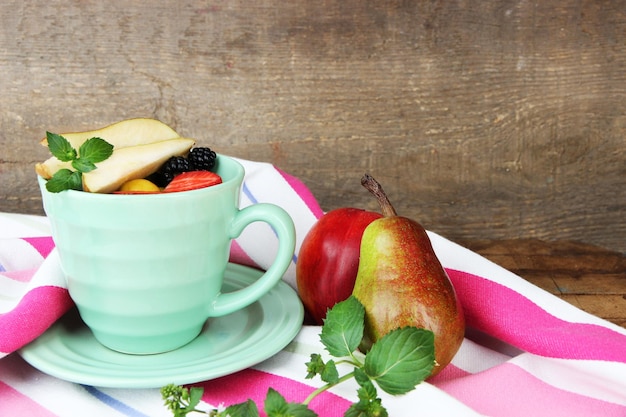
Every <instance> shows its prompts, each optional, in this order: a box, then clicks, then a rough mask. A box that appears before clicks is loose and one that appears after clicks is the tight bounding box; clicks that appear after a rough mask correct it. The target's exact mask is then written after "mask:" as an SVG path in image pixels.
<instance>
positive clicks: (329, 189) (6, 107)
mask: <svg viewBox="0 0 626 417" xmlns="http://www.w3.org/2000/svg"><path fill="white" fill-rule="evenodd" d="M0 15H1V18H2V25H0V71H1V72H0V146H1V154H0V211H9V212H22V213H37V214H40V213H42V209H41V201H40V198H39V195H38V191H37V188H36V183H35V176H34V170H33V165H34V164H35V162H37V161H41V160H43V159H45V158H46V157H47V156H48V154H47V150H46V149H45V148H42V147H40V146H39V145H38V144H37V142H38V140H39V139H40V138H41V137H43V136H44V134H45V131H46V130H49V131H53V132H59V133H61V132H66V131H76V130H90V129H92V128H97V127H102V126H104V125H107V124H109V123H112V122H116V121H119V120H122V119H126V118H130V117H154V118H158V119H160V120H162V121H163V122H165V123H167V124H169V125H170V126H172V127H174V128H175V129H176V130H177V131H178V132H179V133H180V134H181V135H185V136H190V137H195V138H196V139H198V141H199V142H200V144H202V145H206V146H211V147H213V148H214V149H215V150H217V151H218V152H221V153H225V154H230V155H234V156H239V157H243V158H249V159H255V160H263V161H269V162H273V163H275V164H276V165H278V166H279V167H280V168H282V169H284V170H286V171H287V172H290V173H292V174H294V175H296V176H298V177H300V178H301V179H302V180H303V181H304V183H305V184H306V185H308V186H309V188H310V189H311V190H312V191H313V193H314V194H315V195H316V196H317V198H318V199H319V201H320V203H321V205H322V207H323V208H324V209H326V210H330V209H333V208H337V207H343V206H357V207H363V208H369V209H377V207H376V203H375V202H374V200H373V199H372V198H371V197H370V196H369V195H368V193H367V192H366V191H365V190H364V189H363V188H362V187H361V186H360V184H359V180H360V177H361V176H362V174H363V173H364V172H365V171H367V172H370V173H371V174H372V175H373V176H374V177H376V178H377V179H378V180H379V181H381V182H382V183H383V185H384V188H385V189H386V191H387V192H388V194H389V196H390V198H391V199H392V201H393V202H394V203H395V206H396V209H397V211H398V212H399V213H400V214H403V215H405V216H408V217H413V218H415V219H418V220H420V221H421V222H422V223H423V224H424V225H425V226H426V227H427V228H429V229H431V230H433V231H436V232H438V233H440V234H442V235H444V236H446V237H448V238H450V239H453V240H459V241H463V240H468V239H482V238H484V239H499V238H501V239H516V238H540V239H549V240H550V239H567V240H578V241H583V242H587V243H593V244H596V245H601V246H603V247H606V248H609V249H612V250H615V251H619V252H621V253H626V191H625V188H626V187H625V186H626V1H593V0H587V1H585V0H583V1H580V0H558V1H556V0H555V1H543V2H542V1H532V2H531V1H508V0H503V1H494V0H486V1H480V2H467V1H460V0H459V1H444V0H433V1H407V0H404V1H384V0H378V1H360V0H336V1H330V0H327V1H324V0H320V1H310V0H294V1H280V0H259V1H243V0H238V1H220V0H215V1H197V0H189V1H178V0H168V1H159V2H157V1H152V2H146V1H136V0H125V1H119V0H114V1H108V2H100V1H96V0H81V1H54V2H50V1H46V0H32V1H28V2H24V1H22V0H9V1H4V2H2V4H0Z"/></svg>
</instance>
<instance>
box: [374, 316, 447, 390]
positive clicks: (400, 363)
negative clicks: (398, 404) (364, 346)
mask: <svg viewBox="0 0 626 417" xmlns="http://www.w3.org/2000/svg"><path fill="white" fill-rule="evenodd" d="M434 365H435V336H434V334H433V332H431V331H430V330H426V329H418V328H416V327H403V328H401V329H396V330H392V331H391V332H389V333H387V334H386V335H385V336H383V337H382V338H381V339H379V340H378V341H376V343H374V344H373V345H372V348H371V349H370V351H369V352H368V353H367V356H366V357H365V365H364V370H365V372H366V373H367V375H368V376H369V377H370V378H371V379H373V380H375V381H376V383H377V384H378V386H379V387H380V388H381V389H382V390H383V391H385V392H387V393H389V394H392V395H398V394H404V393H407V392H409V391H411V390H412V389H414V388H415V386H416V385H417V384H419V383H420V382H422V381H423V380H424V379H426V378H427V377H428V376H429V375H430V372H431V371H432V369H433V366H434Z"/></svg>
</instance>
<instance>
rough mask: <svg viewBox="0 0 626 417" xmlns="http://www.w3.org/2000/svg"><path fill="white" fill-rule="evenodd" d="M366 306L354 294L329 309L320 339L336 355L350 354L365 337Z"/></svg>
mask: <svg viewBox="0 0 626 417" xmlns="http://www.w3.org/2000/svg"><path fill="white" fill-rule="evenodd" d="M364 317H365V308H364V307H363V305H362V304H361V303H360V302H359V300H357V299H356V298H355V297H354V296H350V297H349V298H348V299H346V300H344V301H341V302H339V303H337V304H335V306H334V307H333V308H332V309H330V310H328V313H327V314H326V319H324V326H322V333H321V335H320V339H321V341H322V343H323V344H324V346H325V347H326V350H328V352H329V353H330V354H331V355H333V356H335V357H338V358H340V357H344V356H350V355H351V354H352V352H354V351H355V350H356V349H357V348H358V347H359V343H361V340H362V339H363V329H364V325H363V321H364Z"/></svg>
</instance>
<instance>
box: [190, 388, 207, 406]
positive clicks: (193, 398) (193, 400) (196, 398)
mask: <svg viewBox="0 0 626 417" xmlns="http://www.w3.org/2000/svg"><path fill="white" fill-rule="evenodd" d="M203 393H204V388H202V387H191V388H190V389H189V402H188V403H187V410H195V408H196V406H197V405H198V404H200V400H201V399H202V394H203Z"/></svg>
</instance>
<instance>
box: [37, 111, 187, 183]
mask: <svg viewBox="0 0 626 417" xmlns="http://www.w3.org/2000/svg"><path fill="white" fill-rule="evenodd" d="M61 136H63V137H64V138H65V139H67V141H68V142H69V143H70V144H71V145H72V146H73V147H74V148H75V149H78V148H80V145H82V144H83V142H85V141H86V140H87V139H90V138H93V137H97V138H101V139H104V140H106V141H107V142H109V143H110V144H111V145H113V148H114V149H120V148H126V147H129V146H137V145H144V144H148V143H155V142H160V141H163V140H169V139H175V138H178V137H179V135H178V133H176V132H175V131H174V130H173V129H172V128H171V127H169V126H168V125H166V124H165V123H163V122H160V121H158V120H155V119H146V118H136V119H127V120H122V121H121V122H117V123H113V124H111V125H108V126H106V127H103V128H101V129H97V130H89V131H86V132H70V133H62V134H61ZM40 143H41V144H42V145H44V146H48V140H47V139H46V138H44V139H42V140H41V142H40ZM63 168H71V164H70V163H69V162H62V161H59V160H58V159H57V158H55V157H54V156H51V157H50V158H48V159H47V160H46V161H44V162H42V163H38V164H36V165H35V170H36V171H37V174H39V176H41V177H42V178H45V179H49V178H51V177H52V176H53V175H54V174H55V173H56V172H57V171H58V170H60V169H63Z"/></svg>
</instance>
